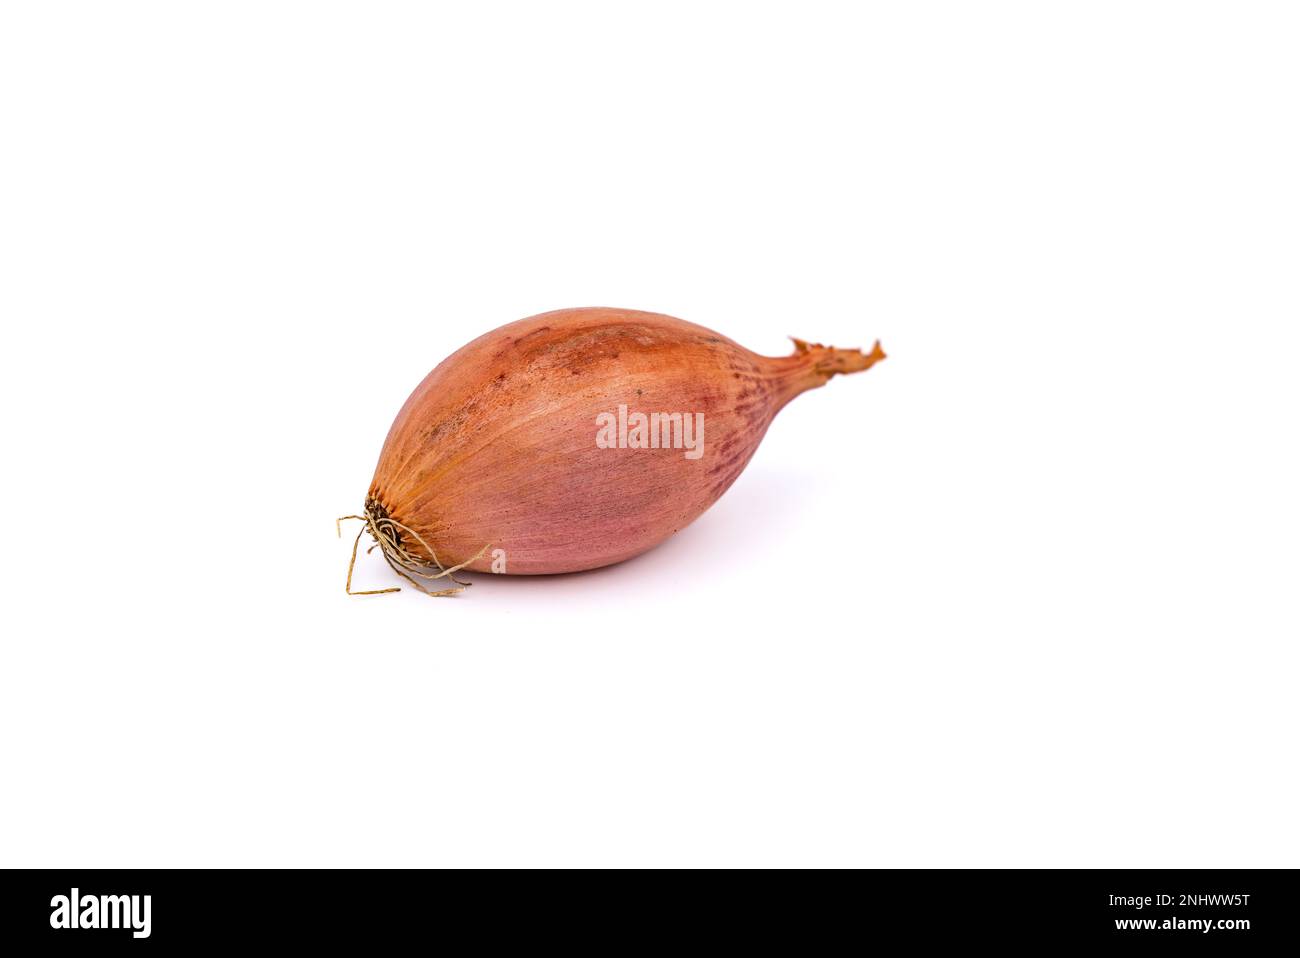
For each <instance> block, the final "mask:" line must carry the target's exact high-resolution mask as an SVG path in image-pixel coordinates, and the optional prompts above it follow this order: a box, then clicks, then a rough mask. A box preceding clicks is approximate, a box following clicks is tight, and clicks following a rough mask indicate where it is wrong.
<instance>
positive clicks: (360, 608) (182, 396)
mask: <svg viewBox="0 0 1300 958" xmlns="http://www.w3.org/2000/svg"><path fill="white" fill-rule="evenodd" d="M471 7H472V9H471ZM1298 27H1300V22H1298V21H1297V14H1296V13H1295V7H1294V6H1293V5H1288V4H1266V3H1252V4H1238V3H1163V4H1162V3H1100V4H1099V3H1070V4H1064V3H1051V4H1044V3H992V4H989V3H986V4H966V3H953V4H942V3H890V4H847V3H846V4H843V5H840V4H827V3H807V2H799V3H785V4H755V3H735V4H721V3H681V4H677V3H665V2H662V0H658V2H655V3H646V4H635V5H634V4H627V3H619V4H600V3H590V4H572V3H546V4H522V3H521V4H504V3H495V4H492V3H488V4H473V5H471V4H460V3H457V4H450V3H449V4H440V5H433V4H411V5H405V4H376V3H366V4H361V3H355V4H323V3H303V4H290V3H270V4H267V3H211V4H194V3H184V4H177V3H153V4H145V3H124V4H112V5H108V4H94V3H87V4H66V3H51V4H9V5H6V7H5V12H4V13H3V15H0V110H2V114H0V137H3V150H0V165H2V166H3V175H2V176H0V200H2V203H3V206H2V208H0V242H2V243H3V247H2V249H0V256H2V259H0V270H2V273H0V312H2V317H0V321H2V322H3V336H4V363H3V377H2V378H0V389H2V390H3V395H2V396H0V399H2V401H3V404H4V416H5V421H4V435H5V443H4V449H5V455H4V459H5V462H6V466H5V469H4V478H3V480H0V482H2V483H3V493H4V502H5V512H6V520H7V523H6V524H7V527H8V534H7V537H6V543H5V550H4V559H3V568H2V569H0V581H2V582H3V585H4V596H3V628H2V629H0V635H2V638H0V776H2V778H0V862H2V863H3V864H7V865H69V866H90V865H100V866H113V865H164V866H165V865H309V864H322V865H325V864H328V865H363V864H365V865H399V864H410V865H435V864H470V865H498V864H515V865H532V864H550V865H557V864H558V865H566V864H573V865H582V864H589V865H594V864H618V865H633V864H638V865H669V864H674V865H716V864H736V865H744V864H763V865H796V864H802V865H840V864H852V865H908V866H923V865H1025V866H1028V865H1062V866H1064V865H1122V866H1129V865H1132V866H1137V865H1162V866H1182V865H1205V866H1224V865H1241V866H1259V865H1291V866H1296V865H1300V826H1298V825H1297V815H1296V808H1297V807H1298V806H1300V773H1298V772H1297V734H1296V733H1297V719H1298V718H1300V705H1298V704H1297V695H1296V685H1297V666H1300V652H1298V651H1297V640H1298V639H1300V612H1298V610H1297V583H1298V582H1300V554H1298V549H1300V546H1298V543H1300V510H1298V509H1297V504H1296V503H1297V489H1300V458H1298V453H1297V422H1296V419H1297V412H1298V411H1300V386H1298V385H1297V372H1296V366H1297V362H1298V361H1300V326H1298V321H1300V284H1298V274H1297V264H1298V263H1300V231H1298V226H1297V224H1298V223H1300V189H1298V186H1297V184H1298V183H1300V176H1298V175H1297V171H1298V170H1300V136H1298V133H1297V122H1296V120H1297V107H1298V103H1297V101H1298V100H1300V96H1298V94H1297V91H1300V66H1298V64H1300V59H1298V58H1297V56H1296V50H1297V46H1298V44H1300V29H1298ZM593 304H598V305H618V306H628V307H635V308H641V309H650V310H657V311H662V312H667V313H671V314H674V315H678V316H681V317H683V318H685V319H689V320H692V321H694V322H698V323H702V324H704V325H706V326H709V327H712V328H714V329H717V330H719V331H720V332H723V333H724V334H726V335H728V336H731V337H733V338H735V339H737V340H739V341H741V342H742V343H744V344H745V345H747V346H749V347H751V348H753V349H755V350H758V351H761V352H765V353H768V354H783V353H785V352H787V351H788V349H789V344H788V342H787V341H786V340H785V338H784V337H785V336H786V335H787V334H793V335H797V336H801V337H805V338H810V339H816V340H821V341H828V342H833V343H835V344H837V345H870V342H871V341H872V340H873V339H875V338H876V337H877V336H879V337H880V338H881V339H882V340H883V341H884V345H885V348H886V350H887V351H888V352H889V354H890V359H889V361H888V362H886V363H884V364H882V365H881V366H879V367H877V368H876V369H874V370H872V371H871V372H869V373H867V374H865V375H863V376H858V377H852V378H846V379H837V380H835V381H834V382H832V383H831V384H830V385H829V386H827V387H826V388H825V389H823V390H820V391H817V392H814V393H810V394H808V395H806V396H803V397H801V398H800V399H799V400H798V401H797V402H795V403H794V404H793V405H792V406H791V407H789V408H788V409H786V410H785V411H784V412H783V413H782V414H781V416H780V417H779V418H778V420H777V421H776V423H775V425H774V427H773V428H772V430H771V431H770V432H769V434H768V436H767V438H766V440H765V441H764V444H763V446H762V448H761V449H760V450H759V452H758V455H757V456H756V457H755V459H754V460H753V462H752V463H751V465H750V466H749V468H748V470H747V471H746V473H745V474H744V475H743V476H742V477H741V478H740V480H739V481H738V482H737V483H736V485H735V486H734V487H733V489H732V490H731V491H730V492H729V493H728V494H727V495H726V496H725V497H724V498H723V500H722V501H721V502H719V504H718V505H717V506H715V507H714V508H713V509H712V510H711V511H710V512H708V513H707V514H706V515H705V516H704V517H703V518H701V519H700V520H699V521H698V522H697V523H696V524H695V525H693V526H692V527H691V528H689V529H688V530H686V531H685V532H683V533H682V534H681V535H680V536H678V537H676V538H675V539H674V540H672V541H670V542H669V543H668V544H666V545H665V546H663V547H662V548H660V549H658V550H655V551H654V552H652V553H650V554H648V555H646V556H643V557H641V558H639V559H637V560H634V561H631V562H628V563H626V564H624V565H622V566H618V567H614V568H610V569H607V570H603V571H599V572H594V573H588V574H583V575H575V576H568V577H559V578H537V579H514V578H504V577H479V580H478V582H477V584H476V585H475V586H474V588H473V589H471V590H470V591H469V592H468V593H466V594H465V595H463V596H460V597H458V598H456V599H452V600H436V601H435V600H430V599H428V598H425V597H423V596H419V595H416V594H414V593H412V592H410V591H405V592H402V593H401V594H399V595H395V596H393V595H389V596H380V597H375V598H369V599H357V598H348V597H346V596H345V595H344V594H343V576H344V570H345V566H346V562H347V546H348V543H347V542H346V541H343V542H340V541H339V540H337V539H336V538H335V531H334V517H335V516H337V515H340V514H343V513H346V512H354V511H356V510H357V508H358V507H359V506H360V505H361V503H362V497H363V496H364V494H365V491H366V488H367V486H368V484H369V481H370V477H371V473H372V470H373V468H374V464H375V459H376V457H377V455H378V452H379V447H380V444H381V442H382V440H383V437H384V434H385V432H386V431H387V429H388V426H389V423H390V422H391V420H392V417H393V415H394V414H395V413H396V411H397V409H398V407H399V406H400V405H401V403H402V401H403V400H404V399H405V397H406V395H407V394H408V392H409V391H410V390H411V389H412V388H413V387H414V386H415V384H416V383H417V382H418V381H419V380H420V379H421V378H422V377H423V376H424V374H425V373H426V372H427V371H428V370H429V369H430V368H431V367H432V366H433V365H435V364H436V363H437V362H438V361H439V360H441V359H442V358H443V357H444V356H445V355H446V354H448V353H449V352H451V351H452V350H453V349H455V348H456V347H458V346H460V345H461V344H462V343H464V342H466V341H468V340H469V339H471V338H473V337H474V336H477V335H479V334H480V333H482V332H485V331H487V330H489V329H491V328H493V327H495V326H497V325H499V324H501V323H504V322H508V321H510V320H514V319H517V318H520V317H522V316H526V315H529V314H532V313H536V312H540V311H543V310H547V309H553V308H557V307H562V306H577V305H593ZM358 578H359V581H360V584H362V585H364V586H380V585H388V584H392V576H391V574H390V573H388V572H386V570H385V568H384V567H383V566H382V564H381V563H380V562H379V561H378V559H377V558H376V557H374V556H371V557H370V559H369V560H367V561H366V562H365V563H363V564H362V566H361V571H360V572H359V573H358Z"/></svg>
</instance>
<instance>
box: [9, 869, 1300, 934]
mask: <svg viewBox="0 0 1300 958" xmlns="http://www.w3.org/2000/svg"><path fill="white" fill-rule="evenodd" d="M629 871H630V870H629ZM1298 874H1300V873H1297V871H1294V870H1258V871H1229V870H1158V871H1147V870H1097V871H1091V870H947V871H944V870H916V871H911V870H899V871H850V870H839V871H833V870H827V871H793V870H791V871H764V870H749V871H707V870H696V871H672V872H671V874H665V873H664V871H663V870H661V871H659V872H652V873H649V874H643V875H637V876H635V877H633V876H631V875H628V874H626V872H624V873H614V874H602V875H600V876H599V877H598V878H597V879H596V880H594V881H593V880H592V879H593V877H594V876H592V875H591V874H588V873H584V872H582V871H577V870H574V871H566V872H563V873H558V874H547V875H544V876H543V875H539V874H536V873H535V872H529V871H516V872H490V871H486V870H483V871H423V870H378V871H376V870H240V869H235V870H211V869H193V870H185V869H177V870H120V871H119V870H113V871H101V870H70V871H65V870H31V871H4V872H0V886H2V888H3V895H0V929H3V930H2V931H0V935H3V938H2V939H0V941H3V942H4V943H5V945H6V946H8V945H10V944H12V943H19V944H23V945H28V946H35V947H39V948H48V947H50V946H55V947H59V946H64V945H75V946H85V947H88V948H94V949H97V950H98V949H103V948H119V947H120V948H131V949H149V948H155V947H163V948H164V949H165V948H168V947H175V946H177V945H183V946H187V947H188V946H193V945H202V946H227V945H228V946H236V945H244V944H252V943H258V944H278V943H283V944H293V945H295V946H301V945H310V944H321V945H329V946H331V947H338V946H340V945H351V946H357V947H362V946H364V947H367V948H373V947H376V946H384V945H396V944H398V943H408V942H411V941H416V942H419V941H428V942H431V943H436V942H439V941H448V942H450V941H453V940H459V939H460V938H462V937H463V936H465V935H468V936H470V938H469V940H470V941H477V942H481V943H483V944H500V943H501V942H502V940H503V939H504V938H507V937H508V938H510V939H513V940H521V939H522V940H524V941H530V942H532V943H533V944H535V945H541V944H550V945H554V944H565V943H573V944H588V945H602V946H605V947H611V948H622V947H626V946H627V945H631V944H636V945H647V944H660V945H663V946H667V947H682V946H688V945H689V946H700V945H708V944H718V945H731V946H734V945H735V944H737V943H739V942H742V941H745V940H751V939H752V940H757V941H758V942H760V943H762V944H764V945H767V946H771V945H784V946H789V947H800V948H807V947H810V946H815V945H817V944H818V943H822V942H824V943H830V942H832V941H844V940H845V936H847V942H848V943H851V944H853V945H858V944H861V945H871V944H873V943H883V942H887V941H893V940H898V939H899V938H900V936H901V940H905V941H908V942H912V943H916V944H926V943H945V944H949V945H955V946H961V945H964V944H965V945H971V946H976V945H981V946H983V945H994V946H997V945H1002V944H1031V945H1040V946H1056V945H1071V944H1078V945H1088V946H1104V947H1113V946H1121V947H1122V946H1124V945H1125V944H1126V943H1131V944H1132V945H1133V946H1134V947H1139V948H1149V947H1153V946H1154V947H1171V946H1172V947H1178V948H1182V947H1196V948H1201V947H1212V948H1214V949H1216V950H1225V951H1233V952H1239V951H1241V950H1243V949H1252V948H1259V947H1263V946H1267V947H1268V948H1269V949H1274V948H1287V947H1290V948H1292V949H1294V946H1295V943H1296V942H1297V940H1298V939H1297V926H1298V918H1300V916H1298V915H1297V911H1298V909H1297V893H1298V892H1300V877H1298ZM10 953H11V954H20V953H27V952H14V951H12V950H11V951H10Z"/></svg>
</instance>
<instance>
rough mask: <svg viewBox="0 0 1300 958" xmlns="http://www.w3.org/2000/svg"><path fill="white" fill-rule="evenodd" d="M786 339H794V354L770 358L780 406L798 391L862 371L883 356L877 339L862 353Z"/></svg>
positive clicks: (813, 387)
mask: <svg viewBox="0 0 1300 958" xmlns="http://www.w3.org/2000/svg"><path fill="white" fill-rule="evenodd" d="M790 338H791V339H793V340H794V355H792V356H783V357H781V358H780V359H774V360H772V362H773V363H774V364H775V365H776V367H777V377H778V379H779V380H780V382H781V390H780V392H781V404H782V405H784V404H785V403H788V402H789V401H790V400H791V399H793V398H794V397H795V396H798V395H799V394H800V393H804V392H807V391H808V390H809V389H816V388H818V387H819V386H824V385H826V383H828V382H829V381H830V380H831V379H832V378H833V377H835V376H839V375H847V374H848V373H860V372H864V371H865V370H868V369H870V368H871V367H872V366H874V365H875V364H876V363H878V362H880V361H881V360H882V359H884V358H885V351H884V350H883V349H881V348H880V340H876V344H875V345H874V346H872V347H871V350H870V351H869V352H863V351H862V350H861V349H836V348H835V347H834V346H823V345H822V344H821V343H807V342H804V341H803V340H802V339H795V337H793V336H791V337H790Z"/></svg>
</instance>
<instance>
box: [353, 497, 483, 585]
mask: <svg viewBox="0 0 1300 958" xmlns="http://www.w3.org/2000/svg"><path fill="white" fill-rule="evenodd" d="M345 519H359V520H360V521H361V522H362V523H364V525H362V527H361V529H360V530H359V531H358V532H357V537H356V539H354V540H353V542H352V558H351V559H350V560H349V561H348V580H347V584H346V586H345V587H344V588H346V590H347V593H348V595H385V594H386V593H389V592H401V591H402V589H401V587H400V586H393V587H391V588H388V589H364V590H358V591H355V592H354V591H353V589H352V570H353V568H354V567H355V566H356V564H357V548H358V547H359V546H360V544H361V537H362V536H363V535H365V534H366V533H367V532H369V533H370V536H371V538H373V539H374V540H375V544H374V545H372V546H371V547H370V548H369V549H367V550H366V554H367V555H369V554H370V553H371V552H373V551H374V550H375V549H376V548H378V549H379V550H380V552H382V553H383V556H384V561H386V562H387V563H388V564H389V565H390V566H392V569H393V571H394V572H396V573H397V574H398V575H400V576H401V577H402V578H403V579H405V580H406V581H407V582H409V583H411V585H413V586H415V587H416V588H417V589H419V590H420V591H421V592H423V593H424V594H425V595H431V596H435V597H436V596H443V595H456V594H457V593H459V592H464V591H465V590H466V589H468V588H469V587H470V586H471V585H472V584H473V583H471V582H463V581H461V580H460V579H457V578H456V576H455V574H454V573H457V572H459V571H460V570H461V569H463V568H465V567H466V566H467V565H469V564H470V563H471V562H474V561H475V560H476V559H478V558H480V557H481V556H482V555H483V553H485V552H487V549H488V547H487V546H486V545H485V546H484V547H483V548H482V549H479V551H478V554H477V555H475V556H473V557H472V558H470V559H466V560H465V561H464V562H462V563H460V564H459V565H454V566H451V567H450V568H444V567H443V565H442V563H441V562H439V561H438V554H437V553H436V552H434V551H433V549H432V547H431V546H430V545H429V544H428V543H427V542H425V541H424V539H422V538H421V537H420V534H419V533H418V532H416V531H415V530H414V529H411V528H410V527H408V526H404V525H402V524H401V523H400V522H398V521H397V520H395V519H393V518H391V517H390V516H388V514H387V513H386V512H385V511H384V508H383V506H381V505H380V504H379V503H378V502H375V501H374V500H373V499H372V500H370V501H368V502H367V503H366V514H365V515H363V516H340V517H339V518H338V519H336V520H334V527H335V529H336V530H337V531H338V534H339V537H340V538H342V536H343V521H344V520H345ZM407 536H409V537H410V540H407V539H406V537H407ZM412 540H413V541H414V542H417V543H419V545H420V547H421V548H422V549H424V551H425V553H427V555H428V558H427V559H426V558H424V557H423V556H420V555H417V554H416V553H414V552H412V551H411V550H410V549H409V548H407V546H406V542H407V541H412ZM421 579H422V580H424V581H425V582H436V581H438V580H439V579H447V580H449V581H451V582H454V583H456V586H455V588H451V589H436V590H435V589H429V588H427V587H426V586H424V585H423V584H421V582H419V581H417V580H421Z"/></svg>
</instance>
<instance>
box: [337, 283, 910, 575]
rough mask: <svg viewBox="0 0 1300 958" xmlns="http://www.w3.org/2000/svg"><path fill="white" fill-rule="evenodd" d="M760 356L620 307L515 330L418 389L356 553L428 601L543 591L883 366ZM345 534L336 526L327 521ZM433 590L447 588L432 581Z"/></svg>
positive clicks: (706, 488) (701, 499) (681, 518)
mask: <svg viewBox="0 0 1300 958" xmlns="http://www.w3.org/2000/svg"><path fill="white" fill-rule="evenodd" d="M794 344H795V352H794V354H793V355H792V356H785V357H781V358H769V357H766V356H759V355H757V354H755V353H752V352H750V351H749V350H747V349H745V348H744V347H742V346H740V345H738V344H736V343H734V342H732V341H731V340H730V339H727V338H726V337H725V336H721V335H719V334H718V333H715V332H713V331H712V330H709V329H705V328H704V327H703V326H696V325H694V324H693V323H687V322H684V321H683V320H680V319H674V318H673V317H671V316H664V315H660V314H658V313H646V312H640V311H637V310H629V309H606V308H586V309H562V310H557V311H555V312H550V313H542V314H541V315H538V316H533V317H530V318H529V319H521V320H519V321H518V322H516V323H510V324H508V325H506V326H502V327H500V328H499V329H495V330H493V331H492V332H490V333H487V334H486V335H484V336H480V337H479V338H478V339H476V340H474V341H473V342H472V343H470V344H468V345H467V346H464V347H463V348H461V349H460V350H458V351H457V352H455V353H453V354H452V355H451V356H449V357H448V358H447V359H445V360H443V362H442V363H441V364H440V365H439V366H438V367H437V368H436V369H435V370H434V371H433V372H431V373H429V375H428V376H426V377H425V379H424V381H423V382H422V383H420V385H419V386H417V387H416V389H415V392H413V393H411V396H410V398H409V399H407V400H406V405H404V406H403V407H402V409H401V412H399V413H398V414H397V418H396V419H395V420H394V421H393V425H392V428H391V429H390V430H389V431H388V438H387V440H385V442H384V448H383V451H382V452H381V453H380V456H379V465H378V466H377V467H376V469H375V477H374V480H373V482H371V484H370V491H369V494H368V495H367V497H366V502H365V509H364V514H363V515H359V516H345V517H344V518H351V519H360V520H361V521H362V522H363V523H364V525H363V526H362V528H361V529H360V531H358V533H357V538H356V540H355V541H354V542H353V545H352V562H351V563H350V564H349V566H348V578H347V591H348V592H349V593H350V594H354V595H373V594H378V593H382V592H396V591H399V590H398V589H397V588H388V589H376V590H369V591H364V592H354V591H353V589H352V570H353V567H354V565H355V562H356V553H357V546H358V544H359V542H360V539H361V536H362V534H363V533H365V532H369V533H370V535H371V536H372V537H373V538H374V540H375V545H374V546H371V549H372V550H373V549H374V548H376V546H377V547H378V548H380V550H381V552H382V554H383V556H384V558H385V559H386V560H387V561H388V563H389V565H391V566H392V567H393V569H394V571H396V572H397V573H398V575H400V576H402V578H404V579H406V580H407V581H408V582H410V583H411V584H413V585H415V586H416V587H417V588H418V589H420V590H421V591H422V592H426V593H428V594H430V595H451V594H454V593H456V592H460V591H462V589H463V588H464V587H465V586H466V585H468V583H467V582H463V581H461V580H459V579H457V578H456V576H455V573H456V572H458V571H460V570H461V569H470V570H474V571H481V572H500V573H508V574H515V575H539V574H545V573H554V572H577V571H580V570H583V569H595V568H598V567H600V566H605V565H610V564H612V563H615V562H621V561H623V560H624V559H630V558H631V557H632V556H635V555H639V554H640V553H642V552H645V551H646V550H647V549H650V548H652V547H653V546H655V545H658V544H659V543H660V542H662V541H664V540H665V539H666V538H668V537H669V536H671V535H672V534H673V533H675V532H677V531H679V530H680V529H683V528H684V527H685V526H687V525H688V524H689V523H691V522H692V521H694V520H695V519H696V517H698V516H699V515H700V513H702V512H704V510H705V509H707V508H708V507H709V506H711V505H712V504H713V503H714V502H716V501H717V499H718V498H719V497H720V496H721V495H722V494H723V493H724V492H726V491H727V488H728V487H729V486H730V485H731V484H732V483H733V482H735V481H736V477H737V476H739V475H740V473H741V471H742V470H743V469H744V468H745V466H746V465H747V464H748V462H749V460H750V457H751V456H753V455H754V451H755V450H756V449H757V448H758V444H759V442H760V441H761V440H762V438H763V434H764V433H765V432H766V431H767V427H768V426H769V425H770V424H771V422H772V419H773V417H775V416H776V414H777V413H778V412H779V411H780V410H781V409H782V407H784V406H785V404H786V403H788V402H789V401H790V400H791V399H793V398H794V397H795V396H797V395H799V394H800V393H802V392H803V391H805V390H807V389H813V388H815V387H817V386H821V385H823V384H824V383H826V381H827V380H829V379H830V378H831V377H832V376H835V375H836V374H838V373H853V372H860V371H862V370H864V369H868V368H870V367H871V366H872V365H874V364H875V363H877V362H878V361H880V360H881V359H883V358H884V357H885V354H884V353H883V352H882V351H881V349H880V343H879V342H877V343H876V345H875V347H874V348H873V349H872V350H871V351H870V352H869V353H864V352H862V351H861V350H858V349H834V348H832V347H829V346H822V345H820V344H815V343H806V342H804V341H802V340H799V339H796V340H794ZM340 521H341V520H340ZM444 580H445V581H444Z"/></svg>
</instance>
